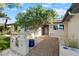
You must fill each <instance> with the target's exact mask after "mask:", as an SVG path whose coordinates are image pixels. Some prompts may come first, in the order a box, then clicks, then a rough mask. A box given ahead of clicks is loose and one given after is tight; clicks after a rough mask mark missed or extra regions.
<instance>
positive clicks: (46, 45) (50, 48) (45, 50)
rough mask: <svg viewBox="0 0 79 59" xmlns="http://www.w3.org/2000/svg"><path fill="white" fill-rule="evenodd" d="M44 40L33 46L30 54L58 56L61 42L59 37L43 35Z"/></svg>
mask: <svg viewBox="0 0 79 59" xmlns="http://www.w3.org/2000/svg"><path fill="white" fill-rule="evenodd" d="M41 38H43V39H44V40H43V41H42V42H40V43H39V44H38V45H37V46H35V47H34V48H32V49H31V50H30V51H29V53H28V54H27V55H29V56H58V55H59V42H58V39H57V38H49V37H41Z"/></svg>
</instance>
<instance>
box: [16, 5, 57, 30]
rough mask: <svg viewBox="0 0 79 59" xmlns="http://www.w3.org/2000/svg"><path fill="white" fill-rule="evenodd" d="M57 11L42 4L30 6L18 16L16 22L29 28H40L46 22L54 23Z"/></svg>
mask: <svg viewBox="0 0 79 59" xmlns="http://www.w3.org/2000/svg"><path fill="white" fill-rule="evenodd" d="M56 16H57V13H56V12H55V11H54V10H51V9H44V8H43V7H42V6H41V5H37V6H35V7H32V8H29V9H28V10H27V11H26V12H25V13H19V14H18V15H17V16H16V20H17V22H16V24H17V25H18V26H21V27H27V28H29V29H38V28H39V27H42V26H43V25H46V24H52V23H53V21H54V19H55V17H56Z"/></svg>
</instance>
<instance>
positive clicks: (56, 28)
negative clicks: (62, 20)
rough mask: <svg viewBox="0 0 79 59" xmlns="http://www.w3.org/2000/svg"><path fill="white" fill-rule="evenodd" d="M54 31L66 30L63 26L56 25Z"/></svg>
mask: <svg viewBox="0 0 79 59" xmlns="http://www.w3.org/2000/svg"><path fill="white" fill-rule="evenodd" d="M53 29H54V30H64V25H63V24H54V25H53Z"/></svg>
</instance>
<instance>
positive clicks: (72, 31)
mask: <svg viewBox="0 0 79 59" xmlns="http://www.w3.org/2000/svg"><path fill="white" fill-rule="evenodd" d="M73 37H74V38H75V39H79V15H76V16H73V17H72V18H71V19H70V21H69V22H68V38H69V39H73Z"/></svg>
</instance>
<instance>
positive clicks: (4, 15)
mask: <svg viewBox="0 0 79 59" xmlns="http://www.w3.org/2000/svg"><path fill="white" fill-rule="evenodd" d="M0 18H5V23H4V27H5V29H6V28H7V27H6V26H7V22H8V20H10V17H8V16H7V14H5V13H4V12H0Z"/></svg>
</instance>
